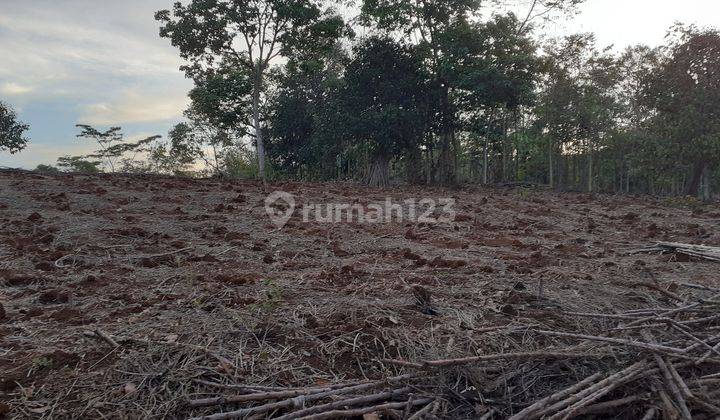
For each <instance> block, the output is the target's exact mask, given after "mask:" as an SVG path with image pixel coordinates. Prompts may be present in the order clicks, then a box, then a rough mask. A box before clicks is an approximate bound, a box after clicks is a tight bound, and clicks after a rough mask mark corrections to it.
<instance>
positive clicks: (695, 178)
mask: <svg viewBox="0 0 720 420" xmlns="http://www.w3.org/2000/svg"><path fill="white" fill-rule="evenodd" d="M672 35H673V36H672V38H671V43H670V45H669V48H668V54H667V56H666V58H665V59H664V60H663V61H662V62H661V64H660V66H659V68H658V70H657V72H656V73H655V74H654V76H653V78H652V79H651V81H650V82H649V84H648V96H647V98H648V100H649V101H650V103H651V104H652V106H653V108H654V110H655V112H656V115H655V118H654V123H655V124H654V126H655V128H656V130H657V133H658V134H659V135H661V136H662V138H664V139H666V140H667V146H666V147H667V148H668V149H669V150H670V151H671V152H670V154H671V156H673V157H674V158H675V159H676V161H679V162H680V163H682V164H685V165H688V166H690V168H691V173H690V180H689V182H687V184H686V190H685V192H686V194H688V195H693V196H697V195H698V194H699V192H700V186H701V184H703V183H704V184H705V185H706V186H708V187H709V183H710V179H709V173H710V171H712V170H713V169H714V168H716V167H717V166H718V164H719V163H720V31H718V30H700V29H698V28H695V27H683V26H679V27H676V28H675V31H674V32H673V34H672ZM703 179H704V182H703ZM708 189H709V188H708ZM705 195H706V196H709V191H706V192H705ZM706 198H709V197H706Z"/></svg>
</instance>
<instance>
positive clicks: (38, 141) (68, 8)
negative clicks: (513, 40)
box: [0, 0, 720, 168]
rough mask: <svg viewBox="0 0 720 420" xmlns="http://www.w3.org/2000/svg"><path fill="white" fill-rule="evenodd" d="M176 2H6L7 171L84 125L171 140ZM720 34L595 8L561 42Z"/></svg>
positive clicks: (706, 4)
mask: <svg viewBox="0 0 720 420" xmlns="http://www.w3.org/2000/svg"><path fill="white" fill-rule="evenodd" d="M171 4H172V0H122V1H117V0H0V100H2V101H4V102H7V103H9V104H11V105H12V106H13V107H14V108H15V109H16V110H17V111H18V114H19V115H20V117H21V119H22V120H23V121H24V122H26V123H28V124H30V126H31V131H30V138H31V144H30V146H29V147H28V148H27V149H26V150H25V151H23V152H22V153H19V154H16V155H9V154H7V153H4V152H0V166H10V167H25V168H33V167H35V166H36V165H38V164H40V163H50V164H53V163H55V161H56V159H57V157H58V156H61V155H65V154H69V155H76V154H83V153H88V152H90V151H91V150H93V148H92V145H88V144H84V143H82V142H81V141H80V140H76V139H75V134H76V133H77V130H76V129H75V124H79V123H83V124H92V125H96V126H98V127H100V128H106V127H108V126H110V125H120V126H122V127H123V129H124V131H125V133H126V135H127V137H128V138H131V139H132V138H139V137H146V136H149V135H153V134H162V135H165V134H166V133H167V131H168V129H169V128H170V127H172V125H173V124H174V123H175V122H177V121H179V120H180V119H181V114H182V111H183V109H184V108H185V107H186V105H187V99H186V96H185V95H186V93H187V91H188V90H189V88H190V86H191V85H190V83H189V82H188V81H187V80H185V79H184V77H183V75H182V73H180V72H179V71H178V67H179V66H180V64H181V61H180V59H179V57H178V54H177V52H176V50H175V49H174V48H172V47H171V46H170V45H169V42H168V41H167V40H166V39H161V38H159V36H158V26H157V23H156V22H155V21H154V19H153V14H154V12H155V11H156V10H159V9H164V8H169V7H170V5H171ZM677 21H680V22H684V23H696V24H699V25H701V26H720V1H718V0H685V1H677V0H587V2H586V4H585V5H584V6H583V7H582V11H581V14H580V15H579V16H577V17H575V18H573V19H572V20H571V21H567V22H561V23H556V24H554V25H553V26H552V27H550V28H547V31H549V32H551V33H554V34H569V33H575V32H595V33H596V34H597V36H598V40H599V42H600V44H601V45H610V44H613V45H615V46H616V48H623V47H625V46H628V45H633V44H638V43H644V44H649V45H652V46H655V45H659V44H661V43H662V41H663V37H664V35H665V33H666V31H667V29H668V28H669V27H670V26H671V25H672V24H673V23H674V22H677Z"/></svg>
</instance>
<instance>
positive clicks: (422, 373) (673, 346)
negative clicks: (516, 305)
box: [186, 285, 720, 420]
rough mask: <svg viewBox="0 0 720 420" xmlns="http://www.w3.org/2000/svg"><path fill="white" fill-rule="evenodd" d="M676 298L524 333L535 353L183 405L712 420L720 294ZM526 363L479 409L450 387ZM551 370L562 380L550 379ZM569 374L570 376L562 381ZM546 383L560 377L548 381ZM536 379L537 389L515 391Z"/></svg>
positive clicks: (386, 414) (424, 364) (252, 411)
mask: <svg viewBox="0 0 720 420" xmlns="http://www.w3.org/2000/svg"><path fill="white" fill-rule="evenodd" d="M658 288H661V286H659V285H658ZM678 296H679V295H678ZM682 296H684V299H685V301H684V302H681V303H678V304H677V305H676V306H675V307H671V308H667V307H664V306H663V305H660V302H657V305H656V306H655V307H649V308H644V309H637V310H632V311H627V312H623V313H617V314H606V313H582V314H580V313H577V314H569V316H571V317H574V318H575V319H580V318H582V319H591V320H593V322H595V324H593V325H594V327H593V329H594V331H577V330H575V331H552V330H545V329H543V330H541V329H529V330H527V331H526V333H527V334H528V335H531V336H532V337H534V338H535V341H534V342H535V343H537V346H541V348H542V351H537V350H535V351H527V352H517V353H504V354H502V353H498V354H485V355H479V356H471V357H464V358H457V359H443V360H429V361H407V360H396V359H381V360H378V362H379V363H381V364H382V367H383V369H384V370H385V371H389V370H390V367H391V366H393V367H395V368H396V369H407V370H409V371H410V373H405V374H402V375H399V376H392V377H388V378H387V379H384V380H377V381H368V382H351V383H345V384H339V385H333V386H321V387H309V388H288V389H282V388H277V389H275V388H274V389H272V390H268V389H266V388H253V387H251V386H246V385H230V384H220V383H212V382H207V381H204V382H203V384H204V385H206V386H207V387H209V388H224V389H226V390H228V389H234V390H237V392H236V393H234V394H233V395H222V396H217V395H214V396H212V397H209V398H201V399H192V400H189V401H187V403H186V408H187V410H189V411H190V412H192V413H195V414H196V415H197V413H198V410H208V409H209V408H210V407H214V408H215V411H216V412H215V413H214V414H208V415H205V416H204V417H203V416H200V417H196V418H197V419H231V418H279V419H284V420H289V419H306V420H307V419H326V418H354V417H359V416H365V418H397V419H409V418H410V419H420V418H509V419H513V420H520V419H553V420H560V419H570V418H588V417H591V418H592V416H597V417H598V418H621V419H624V418H628V419H629V418H647V419H652V418H657V417H658V416H664V417H665V418H680V419H690V418H718V416H720V404H718V402H717V401H719V400H720V317H718V316H717V315H716V314H717V313H718V310H719V309H720V293H715V292H712V291H708V290H699V289H698V288H697V287H695V288H688V292H687V293H682ZM661 298H667V296H665V295H663V294H661ZM578 325H580V324H579V323H578ZM596 327H597V328H596ZM508 334H510V333H508ZM527 366H533V370H530V371H529V372H533V374H534V375H535V376H536V377H534V378H532V377H529V374H527V373H526V374H512V375H507V376H505V377H501V378H500V380H501V381H502V382H503V383H505V384H506V387H507V389H508V390H511V389H513V390H515V389H519V390H520V391H519V392H518V391H516V392H506V393H505V396H504V397H503V398H492V399H491V398H486V397H487V395H485V396H483V395H480V396H478V400H479V401H483V402H482V404H481V403H477V402H476V403H475V404H471V403H470V400H469V399H468V397H466V396H463V395H461V394H460V393H458V392H457V386H456V385H457V384H458V383H460V382H462V381H463V378H467V377H468V376H471V372H472V371H474V370H475V371H476V370H478V369H480V370H482V371H483V372H485V373H488V372H494V374H495V378H494V379H495V380H498V375H501V372H516V373H517V372H523V371H524V367H527ZM558 366H562V367H563V369H564V370H565V374H564V375H558V373H557V369H558ZM580 372H588V373H590V374H588V375H584V374H583V375H581V374H580ZM573 374H575V375H573ZM572 376H575V377H577V378H579V380H575V381H572V380H567V379H569V378H570V377H572ZM552 377H559V378H563V379H565V380H562V379H561V380H559V381H551V380H549V379H548V378H552ZM518 381H520V382H518ZM516 382H517V383H516ZM536 382H537V383H543V386H542V387H533V386H530V385H524V386H522V387H521V386H520V384H528V383H530V384H534V383H536ZM454 385H455V386H454ZM538 389H541V390H542V392H539V391H538ZM240 391H242V392H240ZM543 393H544V394H543ZM493 397H495V396H493ZM218 407H221V409H218ZM208 412H210V411H208Z"/></svg>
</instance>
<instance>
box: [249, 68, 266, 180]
mask: <svg viewBox="0 0 720 420" xmlns="http://www.w3.org/2000/svg"><path fill="white" fill-rule="evenodd" d="M262 84H263V69H262V64H261V63H258V64H257V66H256V68H255V82H254V85H253V92H252V112H253V127H254V129H255V145H256V148H257V158H258V176H259V177H260V179H261V180H262V182H263V184H265V183H267V177H266V175H265V142H264V140H263V132H262V123H261V121H260V92H261V91H262Z"/></svg>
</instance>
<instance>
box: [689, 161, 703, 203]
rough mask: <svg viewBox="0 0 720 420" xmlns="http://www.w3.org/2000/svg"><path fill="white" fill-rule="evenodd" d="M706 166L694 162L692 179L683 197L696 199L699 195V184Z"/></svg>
mask: <svg viewBox="0 0 720 420" xmlns="http://www.w3.org/2000/svg"><path fill="white" fill-rule="evenodd" d="M706 166H707V164H706V163H705V162H696V163H695V165H694V166H693V172H692V178H691V179H690V183H689V184H688V186H687V189H686V190H685V195H689V196H693V197H697V196H698V194H699V193H700V182H701V181H702V178H703V172H704V171H705V167H706Z"/></svg>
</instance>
